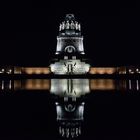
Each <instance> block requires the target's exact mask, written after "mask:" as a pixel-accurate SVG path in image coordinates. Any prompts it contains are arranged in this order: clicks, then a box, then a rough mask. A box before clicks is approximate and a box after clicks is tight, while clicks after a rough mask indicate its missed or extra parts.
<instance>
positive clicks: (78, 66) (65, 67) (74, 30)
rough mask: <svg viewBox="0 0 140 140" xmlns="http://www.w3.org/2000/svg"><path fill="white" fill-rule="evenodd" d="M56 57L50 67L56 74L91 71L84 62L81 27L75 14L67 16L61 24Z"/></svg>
mask: <svg viewBox="0 0 140 140" xmlns="http://www.w3.org/2000/svg"><path fill="white" fill-rule="evenodd" d="M55 57H56V59H55V61H54V63H53V64H51V65H50V68H51V72H53V73H54V74H68V75H69V74H86V73H87V72H88V71H89V67H90V65H89V64H87V63H86V62H85V61H84V60H85V59H84V57H85V52H84V46H83V36H82V35H81V25H80V23H78V22H77V21H76V20H75V17H74V15H73V14H67V15H66V17H65V19H64V21H63V22H62V23H60V26H59V35H58V36H57V47H56V52H55Z"/></svg>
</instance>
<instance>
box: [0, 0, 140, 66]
mask: <svg viewBox="0 0 140 140" xmlns="http://www.w3.org/2000/svg"><path fill="white" fill-rule="evenodd" d="M67 13H73V14H75V16H76V19H77V20H78V21H80V22H81V24H82V33H83V35H84V47H85V51H86V54H87V56H88V57H89V58H90V59H91V61H92V64H93V65H99V66H100V65H139V60H140V55H139V50H138V49H139V42H138V36H139V31H138V26H139V15H138V14H137V13H138V8H137V4H136V3H135V1H133V2H131V3H129V2H127V3H123V2H110V1H99V2H90V1H85V2H83V1H80V0H78V1H73V0H71V1H53V0H51V1H49V2H48V1H24V2H18V1H14V2H8V3H4V4H3V9H2V12H1V23H2V24H1V31H0V49H1V51H0V65H9V64H11V65H21V66H22V65H30V66H32V65H35V66H43V65H44V66H47V65H48V64H49V60H50V59H51V58H52V57H53V54H54V52H55V48H56V36H57V34H58V26H59V23H60V22H61V21H62V20H63V19H64V17H65V14H67Z"/></svg>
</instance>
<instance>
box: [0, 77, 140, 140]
mask: <svg viewBox="0 0 140 140" xmlns="http://www.w3.org/2000/svg"><path fill="white" fill-rule="evenodd" d="M139 86H140V81H139V79H135V80H134V79H133V80H132V79H127V80H126V79H20V80H13V79H10V80H0V112H1V113H0V139H13V138H14V139H40V140H44V139H50V138H51V139H89V138H92V139H95V140H100V139H109V140H112V139H134V140H135V139H137V138H140V135H139V130H140V121H139V118H140V115H139V106H140V95H139V94H140V89H139Z"/></svg>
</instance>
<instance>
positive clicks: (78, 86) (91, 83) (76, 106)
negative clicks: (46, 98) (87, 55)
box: [0, 79, 140, 138]
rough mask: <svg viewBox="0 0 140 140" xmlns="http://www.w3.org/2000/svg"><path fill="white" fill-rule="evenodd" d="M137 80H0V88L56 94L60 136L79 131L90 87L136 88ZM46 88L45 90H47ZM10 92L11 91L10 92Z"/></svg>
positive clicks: (96, 88)
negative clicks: (85, 98) (85, 96)
mask: <svg viewBox="0 0 140 140" xmlns="http://www.w3.org/2000/svg"><path fill="white" fill-rule="evenodd" d="M139 86H140V82H139V80H130V79H128V80H124V79H123V80H120V79H119V80H115V79H26V80H0V91H19V90H27V91H33V90H39V91H40V92H41V90H45V91H48V92H49V93H51V94H53V95H55V96H57V97H58V98H57V100H55V102H54V104H55V108H56V115H57V116H56V121H57V123H58V133H59V135H60V136H61V137H64V138H75V137H79V136H80V135H81V134H82V124H83V121H84V112H85V107H84V106H85V100H84V98H83V97H84V95H86V94H89V93H94V92H92V91H121V90H131V91H133V90H135V91H139ZM48 92H46V93H48ZM13 93H14V92H13Z"/></svg>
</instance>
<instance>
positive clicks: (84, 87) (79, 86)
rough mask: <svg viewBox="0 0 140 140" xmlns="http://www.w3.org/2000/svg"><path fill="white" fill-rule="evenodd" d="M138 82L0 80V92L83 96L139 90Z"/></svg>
mask: <svg viewBox="0 0 140 140" xmlns="http://www.w3.org/2000/svg"><path fill="white" fill-rule="evenodd" d="M139 86H140V82H139V80H138V79H137V80H130V79H129V80H115V79H26V80H0V90H48V91H50V92H51V93H55V94H62V93H63V94H64V93H65V92H66V93H69V95H71V94H73V95H74V94H76V93H77V95H79V94H80V95H83V94H86V93H89V92H90V91H92V90H139Z"/></svg>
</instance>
